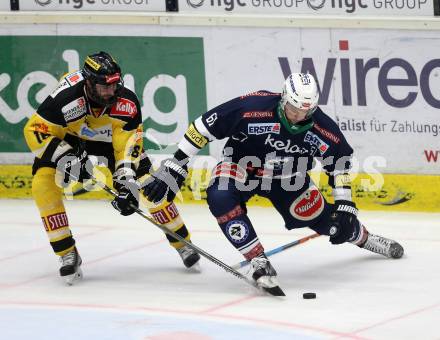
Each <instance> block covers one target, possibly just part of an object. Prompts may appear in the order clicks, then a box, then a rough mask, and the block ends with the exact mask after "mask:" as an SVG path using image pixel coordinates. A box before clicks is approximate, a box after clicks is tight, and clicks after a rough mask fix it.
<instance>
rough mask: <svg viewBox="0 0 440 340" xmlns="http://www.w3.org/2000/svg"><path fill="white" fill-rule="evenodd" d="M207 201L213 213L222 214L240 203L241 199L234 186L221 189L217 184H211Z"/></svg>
mask: <svg viewBox="0 0 440 340" xmlns="http://www.w3.org/2000/svg"><path fill="white" fill-rule="evenodd" d="M206 194H207V202H208V206H209V209H210V210H211V213H212V214H213V215H214V216H220V215H223V214H225V213H226V212H228V211H230V210H232V209H233V208H234V207H235V206H237V205H240V200H239V198H238V196H237V195H236V193H235V192H234V189H233V188H228V189H223V190H222V189H221V188H219V187H218V186H217V185H215V184H214V185H211V186H210V187H209V188H208V189H207V191H206Z"/></svg>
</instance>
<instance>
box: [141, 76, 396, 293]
mask: <svg viewBox="0 0 440 340" xmlns="http://www.w3.org/2000/svg"><path fill="white" fill-rule="evenodd" d="M318 98H319V92H318V87H317V84H316V81H315V79H314V78H313V76H311V75H310V74H302V73H293V74H291V75H290V76H289V77H288V78H287V79H286V80H285V82H284V86H283V91H282V94H279V93H272V92H268V91H258V92H255V93H251V94H247V95H244V96H241V97H238V98H235V99H232V100H230V101H228V102H226V103H224V104H221V105H219V106H217V107H215V108H213V109H212V110H210V111H208V112H206V113H204V114H203V115H202V116H200V117H199V118H198V119H196V120H195V121H194V122H193V123H192V124H191V125H190V127H189V128H188V130H187V131H186V133H185V136H184V138H183V139H182V140H181V142H180V143H179V149H178V151H177V152H176V153H175V154H174V157H173V158H172V159H168V160H165V161H164V162H163V163H162V165H161V166H160V168H159V169H158V170H157V172H155V173H154V175H153V180H152V181H150V182H149V183H147V184H146V186H145V188H144V192H145V194H146V196H147V197H148V198H149V199H150V200H152V201H154V202H158V201H161V200H162V199H164V198H166V199H167V200H168V201H171V200H172V199H173V198H174V197H175V194H176V192H177V191H178V190H179V188H180V186H181V185H182V183H183V181H184V179H185V177H186V175H187V171H186V164H187V162H188V160H189V158H190V157H191V156H193V155H195V154H197V152H198V151H199V150H200V149H201V148H203V147H204V146H205V145H206V144H207V143H209V142H210V141H213V140H217V139H223V138H228V140H227V142H226V145H225V147H224V149H223V160H222V161H221V162H220V163H219V164H217V166H216V167H215V168H214V170H213V172H212V178H211V183H210V186H209V187H208V189H207V201H208V205H209V209H210V210H211V213H212V214H213V215H214V216H215V218H216V219H217V222H218V224H219V226H220V228H221V229H222V231H223V233H224V234H225V235H226V237H227V238H228V240H229V241H230V243H231V244H232V245H233V246H234V247H235V248H236V249H237V250H238V251H239V252H240V253H242V254H243V256H244V257H245V258H246V259H247V260H248V261H250V262H251V264H252V267H253V275H252V276H253V279H254V280H256V282H257V283H258V284H259V285H260V286H261V287H263V288H265V289H266V290H272V291H275V293H276V292H277V291H278V292H279V293H282V291H281V290H280V288H279V286H278V282H277V278H276V275H277V273H276V271H275V269H274V268H273V267H272V265H271V264H270V262H269V260H268V259H267V258H266V256H265V254H264V248H263V245H262V244H261V242H260V241H259V239H258V236H257V234H256V232H255V229H254V227H253V226H252V222H251V221H250V219H249V217H248V215H247V211H246V202H247V201H248V200H249V199H250V198H251V197H252V196H253V195H259V196H263V197H266V198H268V199H269V200H270V201H271V202H272V204H273V206H274V207H275V209H276V210H277V211H278V212H279V213H280V214H281V216H282V217H283V219H284V221H285V225H286V228H287V229H293V228H301V227H309V228H311V229H313V230H314V231H316V232H317V233H319V234H321V235H328V236H330V242H331V243H332V244H341V243H345V242H349V243H352V244H354V245H357V246H359V247H360V248H364V249H367V250H370V251H372V252H375V253H378V254H382V255H384V256H386V257H390V258H400V257H402V255H403V251H404V250H403V247H402V246H401V245H400V244H399V243H397V242H395V241H393V240H390V239H387V238H385V237H382V236H378V235H374V234H371V233H369V232H368V231H367V229H366V228H365V226H364V225H363V224H362V223H361V222H359V220H358V219H357V214H358V210H357V208H356V204H355V203H354V202H353V201H352V193H351V180H350V178H351V176H350V174H349V172H350V168H351V159H352V155H353V149H352V148H351V146H350V145H349V144H348V142H347V141H346V139H345V137H344V135H343V134H342V132H341V130H340V129H339V127H338V126H337V124H336V123H335V122H334V121H333V120H332V119H331V118H330V117H329V116H327V115H326V114H325V113H324V112H323V111H322V110H321V109H320V108H319V106H318ZM315 158H318V159H319V160H320V161H321V163H322V164H323V169H324V170H325V172H326V174H327V175H328V176H329V185H330V186H331V187H332V190H333V192H332V194H333V197H334V204H330V203H328V202H327V201H326V200H325V198H324V197H323V195H322V194H321V192H320V191H319V189H318V188H317V187H316V185H315V184H314V183H313V181H312V180H311V179H310V177H309V175H308V173H307V171H308V170H310V169H312V168H313V166H314V159H315ZM279 295H282V294H279Z"/></svg>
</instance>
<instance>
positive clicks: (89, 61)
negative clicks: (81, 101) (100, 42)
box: [82, 51, 124, 106]
mask: <svg viewBox="0 0 440 340" xmlns="http://www.w3.org/2000/svg"><path fill="white" fill-rule="evenodd" d="M82 73H83V76H84V79H85V80H86V81H88V82H87V94H88V95H89V97H90V99H92V100H93V101H95V102H96V103H97V104H100V105H104V106H107V105H112V104H114V103H116V101H117V99H118V96H119V95H120V93H121V90H122V88H123V87H124V83H123V80H122V77H121V68H120V67H119V65H118V64H117V63H116V61H115V60H114V59H113V57H112V56H111V55H110V54H108V53H106V52H103V51H101V52H99V53H95V54H92V55H89V56H87V58H86V60H85V62H84V67H83V69H82ZM97 84H100V85H104V86H113V84H116V89H115V91H114V95H112V96H110V97H103V96H102V95H101V94H100V93H99V91H98V89H97V86H96V85H97Z"/></svg>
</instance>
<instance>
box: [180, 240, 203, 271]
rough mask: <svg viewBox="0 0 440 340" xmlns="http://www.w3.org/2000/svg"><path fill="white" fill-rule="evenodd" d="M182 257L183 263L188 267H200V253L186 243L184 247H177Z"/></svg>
mask: <svg viewBox="0 0 440 340" xmlns="http://www.w3.org/2000/svg"><path fill="white" fill-rule="evenodd" d="M176 250H177V252H178V253H179V255H180V257H181V258H182V261H183V264H184V265H185V267H186V268H193V269H198V267H199V265H198V262H199V260H200V255H199V254H198V253H197V252H196V251H195V250H194V249H192V248H190V247H189V246H187V245H184V246H183V247H182V248H179V249H176Z"/></svg>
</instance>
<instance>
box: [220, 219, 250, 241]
mask: <svg viewBox="0 0 440 340" xmlns="http://www.w3.org/2000/svg"><path fill="white" fill-rule="evenodd" d="M226 234H227V235H228V237H229V238H230V239H231V241H232V242H234V243H242V242H244V241H246V239H247V237H248V236H249V227H248V225H247V224H246V223H244V222H243V221H239V220H233V221H231V222H229V223H228V224H227V225H226Z"/></svg>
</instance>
